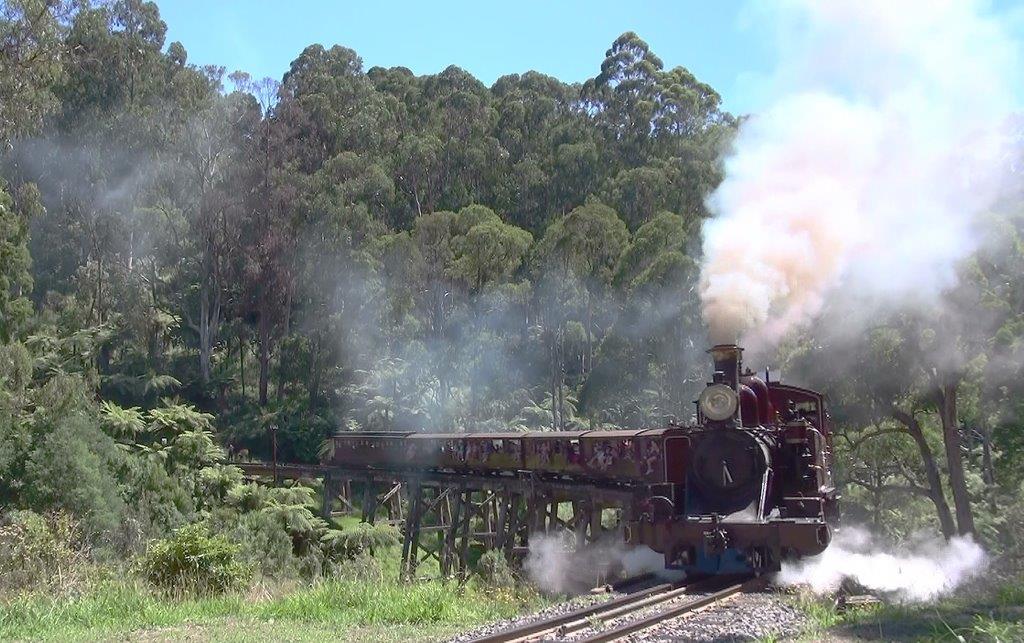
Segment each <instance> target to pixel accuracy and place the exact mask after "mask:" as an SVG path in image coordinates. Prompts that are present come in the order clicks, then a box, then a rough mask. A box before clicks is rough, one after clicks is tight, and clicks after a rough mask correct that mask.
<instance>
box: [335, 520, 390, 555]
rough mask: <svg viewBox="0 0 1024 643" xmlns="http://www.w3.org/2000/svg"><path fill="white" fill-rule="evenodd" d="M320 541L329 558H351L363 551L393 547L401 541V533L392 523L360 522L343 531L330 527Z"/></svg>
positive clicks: (369, 552)
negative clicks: (372, 523) (373, 523)
mask: <svg viewBox="0 0 1024 643" xmlns="http://www.w3.org/2000/svg"><path fill="white" fill-rule="evenodd" d="M320 541H321V544H322V545H323V548H324V551H325V554H326V555H327V557H328V558H329V559H334V560H337V559H339V558H345V559H349V560H352V559H355V558H356V557H358V556H360V555H361V554H364V553H367V554H370V555H373V552H374V551H375V550H377V549H384V548H386V547H394V546H395V545H398V544H399V543H400V542H402V535H401V533H400V532H399V531H398V529H397V528H396V527H394V526H392V525H388V524H375V525H371V524H369V523H366V522H362V523H359V524H358V525H356V526H355V527H353V528H351V529H345V530H343V531H338V530H333V529H332V530H330V531H328V532H327V533H326V534H324V535H323V536H322V537H321V539H320Z"/></svg>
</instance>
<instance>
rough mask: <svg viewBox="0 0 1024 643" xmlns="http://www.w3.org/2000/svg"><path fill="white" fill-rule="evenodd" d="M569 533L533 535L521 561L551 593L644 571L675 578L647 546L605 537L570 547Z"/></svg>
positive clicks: (531, 578) (532, 578)
mask: <svg viewBox="0 0 1024 643" xmlns="http://www.w3.org/2000/svg"><path fill="white" fill-rule="evenodd" d="M573 542H574V539H573V534H571V533H568V532H563V533H557V534H534V535H531V536H530V551H529V553H528V554H527V557H526V561H525V563H524V569H525V570H526V574H527V576H528V577H529V578H530V580H531V581H533V582H534V584H536V585H537V587H538V588H540V589H541V590H543V591H545V592H548V593H551V594H564V593H575V592H579V591H584V590H586V589H589V588H591V587H595V586H597V585H601V584H604V583H609V582H614V581H616V580H620V579H623V578H629V577H631V576H638V575H640V574H645V573H656V574H659V575H666V577H672V578H675V577H676V576H674V575H673V574H674V573H673V572H670V571H668V570H666V569H665V557H664V556H663V555H662V554H659V553H658V552H656V551H654V550H653V549H650V548H649V547H632V548H627V547H626V546H625V545H623V544H622V543H621V542H617V541H614V540H609V541H606V542H598V543H593V544H591V545H588V546H586V547H583V548H581V549H574V547H573Z"/></svg>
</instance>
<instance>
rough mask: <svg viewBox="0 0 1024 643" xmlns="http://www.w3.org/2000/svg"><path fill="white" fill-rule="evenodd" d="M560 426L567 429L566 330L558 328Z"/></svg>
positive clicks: (560, 428) (562, 429) (561, 428)
mask: <svg viewBox="0 0 1024 643" xmlns="http://www.w3.org/2000/svg"><path fill="white" fill-rule="evenodd" d="M558 428H559V430H561V431H564V430H565V330H564V328H563V327H562V326H559V328H558Z"/></svg>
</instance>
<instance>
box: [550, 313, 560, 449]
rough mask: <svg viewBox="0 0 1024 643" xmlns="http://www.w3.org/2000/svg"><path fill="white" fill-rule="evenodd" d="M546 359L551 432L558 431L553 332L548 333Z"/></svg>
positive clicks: (556, 361)
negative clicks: (549, 370) (549, 369)
mask: <svg viewBox="0 0 1024 643" xmlns="http://www.w3.org/2000/svg"><path fill="white" fill-rule="evenodd" d="M548 357H549V358H550V362H551V378H550V383H551V430H552V431H557V430H558V388H557V384H556V382H557V381H558V358H557V357H556V355H555V332H554V330H549V331H548Z"/></svg>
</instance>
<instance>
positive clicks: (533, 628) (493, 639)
mask: <svg viewBox="0 0 1024 643" xmlns="http://www.w3.org/2000/svg"><path fill="white" fill-rule="evenodd" d="M680 585H681V583H663V584H661V585H655V586H654V587H648V588H647V589H642V590H640V591H637V592H633V593H632V594H627V595H625V596H620V597H619V598H613V599H612V600H610V601H605V602H604V603H598V604H596V605H591V606H589V607H582V608H580V609H577V610H573V611H571V612H567V613H565V614H557V615H555V616H552V617H549V618H546V619H542V620H539V621H533V622H530V623H526V624H524V625H520V626H517V627H513V628H510V629H507V630H502V631H501V632H495V633H494V634H488V635H486V636H482V637H480V638H476V639H473V642H472V643H512V642H514V641H523V640H527V639H529V638H531V637H534V636H536V635H538V634H541V633H545V632H552V631H555V630H557V629H558V628H559V627H561V626H563V625H565V624H568V623H574V622H576V621H579V620H583V621H586V620H587V619H588V618H590V617H593V616H600V615H601V614H603V613H604V612H607V611H609V610H615V609H619V608H624V607H627V606H629V605H631V604H633V603H636V602H638V601H643V600H645V599H647V598H649V597H652V596H655V595H661V594H662V593H670V592H673V591H677V590H678V589H679V588H680ZM690 585H692V583H690V584H687V585H686V586H690ZM684 589H685V587H684Z"/></svg>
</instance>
